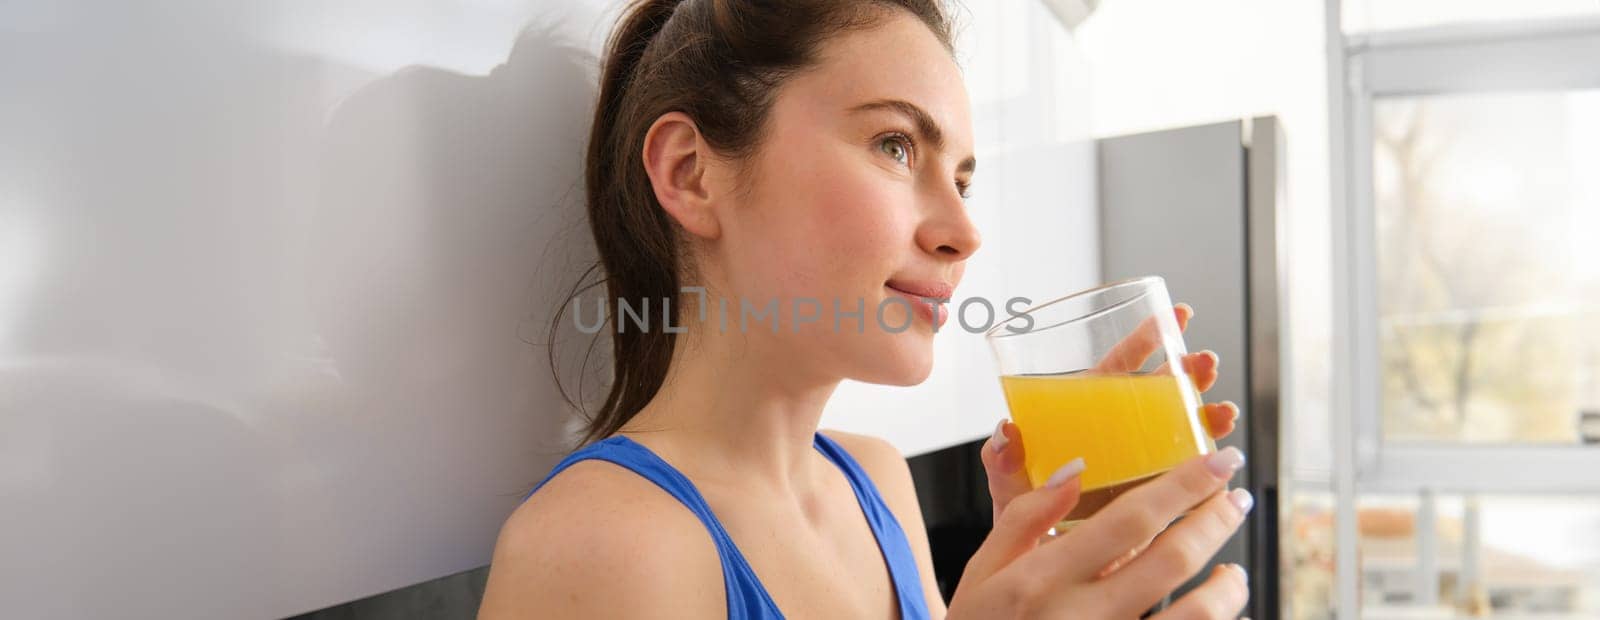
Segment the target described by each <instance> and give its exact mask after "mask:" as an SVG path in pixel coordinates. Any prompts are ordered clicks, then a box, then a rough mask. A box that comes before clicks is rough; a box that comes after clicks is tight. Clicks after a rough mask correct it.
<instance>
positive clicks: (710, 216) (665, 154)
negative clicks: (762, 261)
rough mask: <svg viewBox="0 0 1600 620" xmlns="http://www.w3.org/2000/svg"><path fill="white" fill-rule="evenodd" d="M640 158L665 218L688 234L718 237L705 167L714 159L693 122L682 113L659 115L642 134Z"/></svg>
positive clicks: (712, 162) (718, 229)
mask: <svg viewBox="0 0 1600 620" xmlns="http://www.w3.org/2000/svg"><path fill="white" fill-rule="evenodd" d="M643 159H644V169H645V172H646V173H647V174H649V175H650V184H651V186H653V188H654V189H655V193H656V201H658V202H660V203H661V208H662V209H664V210H666V212H667V215H669V216H672V219H674V220H676V221H677V222H678V224H679V225H680V226H682V227H683V229H684V230H685V231H688V233H689V234H691V235H695V236H697V237H702V238H706V239H715V238H717V236H718V235H720V234H721V225H720V224H719V223H718V221H717V218H716V213H714V212H713V209H712V202H713V201H712V198H713V194H714V192H713V189H714V188H713V187H712V185H711V184H710V183H708V182H707V181H708V175H707V168H708V167H710V166H712V165H714V161H715V160H714V159H713V158H712V157H711V150H710V145H708V144H706V143H705V140H704V139H702V138H701V136H700V128H699V127H697V126H695V124H694V119H692V118H689V115H687V114H684V113H682V112H668V113H666V114H662V115H661V117H660V118H657V119H656V122H655V123H652V124H651V125H650V130H649V131H648V132H646V133H645V135H644V153H643Z"/></svg>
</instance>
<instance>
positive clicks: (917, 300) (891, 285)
mask: <svg viewBox="0 0 1600 620" xmlns="http://www.w3.org/2000/svg"><path fill="white" fill-rule="evenodd" d="M883 286H884V288H887V289H889V290H890V291H893V292H894V293H897V294H899V295H901V296H902V297H905V298H907V300H908V301H910V302H911V310H912V312H914V313H916V315H917V316H920V317H922V318H923V319H926V320H927V321H928V322H929V323H931V324H933V326H934V327H935V328H937V327H939V326H942V325H944V322H945V321H947V320H949V319H950V311H949V310H946V309H945V307H944V304H943V303H940V302H936V301H932V300H937V299H949V298H950V295H951V293H952V292H954V290H955V287H953V286H950V285H949V284H945V283H943V282H933V281H927V282H920V281H906V280H891V281H889V282H886V283H884V285H883Z"/></svg>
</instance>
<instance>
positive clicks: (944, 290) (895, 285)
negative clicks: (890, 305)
mask: <svg viewBox="0 0 1600 620" xmlns="http://www.w3.org/2000/svg"><path fill="white" fill-rule="evenodd" d="M884 286H887V287H889V288H892V289H894V290H897V291H900V292H902V293H905V294H907V295H911V296H913V297H926V298H929V299H949V298H950V295H951V293H954V292H955V287H953V286H950V285H949V284H945V283H943V282H934V281H926V282H921V281H913V280H890V281H888V282H885V283H884Z"/></svg>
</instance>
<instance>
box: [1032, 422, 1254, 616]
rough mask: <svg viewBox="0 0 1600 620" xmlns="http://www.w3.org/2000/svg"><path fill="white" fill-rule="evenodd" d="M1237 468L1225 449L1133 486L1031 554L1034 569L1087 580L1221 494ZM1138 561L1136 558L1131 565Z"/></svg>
mask: <svg viewBox="0 0 1600 620" xmlns="http://www.w3.org/2000/svg"><path fill="white" fill-rule="evenodd" d="M1242 466H1244V454H1243V453H1241V452H1239V450H1238V448H1233V447H1228V448H1224V449H1222V450H1220V451H1217V452H1213V453H1211V454H1207V455H1204V456H1199V457H1195V458H1193V459H1190V460H1188V461H1186V462H1184V463H1183V464H1182V465H1179V466H1178V467H1176V468H1173V470H1172V471H1169V472H1167V473H1165V474H1162V475H1161V476H1160V477H1158V478H1156V479H1154V480H1151V481H1150V482H1147V483H1145V484H1142V485H1139V486H1137V487H1134V488H1133V489H1131V490H1129V491H1127V492H1125V493H1123V494H1122V496H1121V497H1118V498H1117V499H1116V500H1114V501H1112V502H1111V504H1110V505H1108V506H1106V507H1105V508H1102V509H1100V512H1098V513H1095V515H1094V516H1092V517H1089V518H1088V519H1087V520H1085V521H1084V522H1082V523H1079V524H1078V525H1077V526H1076V527H1074V528H1073V529H1072V531H1071V532H1070V533H1069V534H1068V536H1067V537H1066V539H1064V540H1062V541H1060V543H1059V544H1051V545H1048V546H1046V547H1045V548H1043V549H1040V552H1041V553H1037V554H1034V555H1037V556H1043V557H1042V558H1041V559H1040V560H1039V561H1040V562H1041V563H1042V566H1040V567H1039V570H1052V571H1067V572H1068V573H1070V574H1069V575H1067V576H1068V577H1069V578H1087V577H1091V576H1093V575H1094V574H1095V573H1096V572H1098V571H1100V569H1101V568H1103V567H1105V566H1106V565H1109V564H1111V563H1112V562H1113V561H1115V560H1116V559H1117V558H1119V557H1122V556H1123V555H1124V554H1126V553H1127V552H1128V550H1129V549H1137V548H1138V547H1139V546H1140V545H1142V544H1143V543H1144V542H1145V541H1147V540H1150V539H1152V538H1155V537H1156V534H1158V533H1160V532H1161V531H1162V530H1163V529H1165V528H1166V527H1167V524H1169V523H1172V520H1173V519H1176V518H1178V515H1181V514H1183V513H1184V511H1186V510H1189V509H1190V508H1192V507H1194V506H1195V505H1197V504H1199V503H1201V502H1202V501H1205V500H1206V499H1207V498H1210V497H1211V496H1212V495H1213V494H1215V493H1216V492H1217V491H1220V490H1222V488H1223V486H1224V485H1226V484H1227V481H1228V479H1229V478H1232V477H1233V474H1234V473H1235V472H1237V471H1239V468H1240V467H1242ZM1158 544H1159V541H1158ZM1153 550H1154V547H1152V551H1153ZM1149 553H1151V551H1146V552H1145V553H1144V555H1148V554H1149ZM1052 556H1053V557H1052ZM1141 557H1142V556H1141ZM1142 561H1143V560H1142V559H1136V560H1134V562H1133V564H1135V565H1136V564H1138V563H1140V562H1142ZM1130 568H1131V566H1130ZM1125 570H1126V569H1124V571H1125ZM1118 572H1119V573H1120V572H1123V571H1118ZM1173 585H1176V584H1173Z"/></svg>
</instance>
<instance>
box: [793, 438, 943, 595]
mask: <svg viewBox="0 0 1600 620" xmlns="http://www.w3.org/2000/svg"><path fill="white" fill-rule="evenodd" d="M822 434H824V435H827V436H828V438H829V439H832V440H833V441H834V442H835V443H838V444H839V447H841V448H844V450H845V452H849V453H850V456H851V457H852V458H854V459H855V460H856V462H857V463H859V464H860V465H861V469H862V470H863V471H865V472H867V476H868V477H869V478H872V484H873V486H876V487H878V494H879V495H882V496H883V503H884V505H886V506H888V507H889V512H891V513H894V518H895V520H896V521H899V522H900V528H901V529H902V530H904V531H905V534H906V542H908V543H910V545H911V554H912V555H914V556H916V560H917V570H918V571H919V572H920V573H921V575H922V592H923V596H924V597H926V598H927V601H928V611H929V613H931V614H932V615H933V617H934V618H943V617H944V613H945V606H944V598H943V597H942V596H941V595H940V594H939V584H938V581H937V580H936V579H935V578H934V573H933V553H932V550H931V549H929V546H928V531H927V528H926V527H925V526H924V524H923V521H922V504H921V503H920V502H918V500H917V488H916V485H915V484H914V483H913V482H912V480H911V465H910V463H908V462H906V457H905V455H903V454H901V453H900V449H899V448H896V447H894V445H893V444H890V443H889V442H887V441H884V440H882V439H879V438H877V437H872V436H868V435H857V434H855V433H846V432H844V431H834V430H828V431H822Z"/></svg>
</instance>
